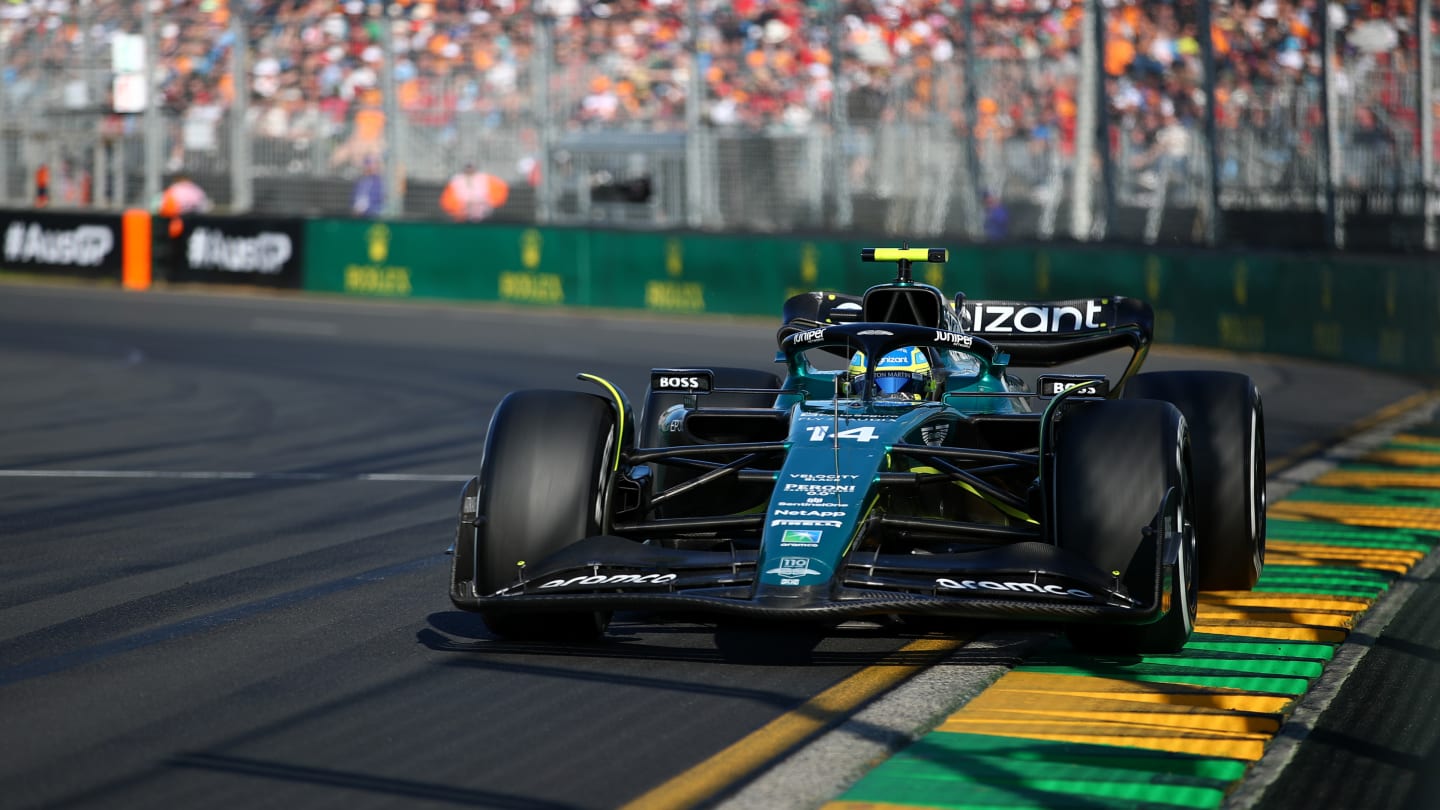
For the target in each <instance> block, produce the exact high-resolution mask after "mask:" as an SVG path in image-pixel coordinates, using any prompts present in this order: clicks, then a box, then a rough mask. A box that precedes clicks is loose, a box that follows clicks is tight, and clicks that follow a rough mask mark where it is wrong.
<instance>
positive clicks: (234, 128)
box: [230, 2, 255, 214]
mask: <svg viewBox="0 0 1440 810" xmlns="http://www.w3.org/2000/svg"><path fill="white" fill-rule="evenodd" d="M248 6H249V3H248V2H241V3H231V4H230V36H231V38H232V39H233V40H234V42H233V43H231V45H230V75H231V77H232V85H233V86H234V88H235V97H234V99H232V100H231V103H230V210H231V211H233V212H234V213H237V214H243V213H246V212H248V211H249V210H250V209H251V207H253V206H254V204H255V188H254V182H255V178H254V173H253V172H252V171H251V170H250V158H251V156H252V155H253V154H254V151H253V147H252V146H251V144H250V129H249V127H247V126H245V119H246V118H248V117H249V108H250V73H249V67H248V64H247V63H248V62H249V58H248V57H249V52H250V41H249V39H248V33H247V31H246V25H247V24H248V23H249V18H248V15H247V14H246V12H247V10H248Z"/></svg>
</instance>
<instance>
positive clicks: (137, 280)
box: [120, 208, 153, 290]
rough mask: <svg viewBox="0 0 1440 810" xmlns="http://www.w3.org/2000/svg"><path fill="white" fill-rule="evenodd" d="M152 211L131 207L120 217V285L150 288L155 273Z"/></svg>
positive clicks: (136, 288)
mask: <svg viewBox="0 0 1440 810" xmlns="http://www.w3.org/2000/svg"><path fill="white" fill-rule="evenodd" d="M150 228H151V218H150V212H149V211H146V210H144V209H142V208H130V209H127V210H126V211H125V213H124V214H123V215H122V216H121V217H120V245H121V254H120V255H121V265H120V286H122V287H124V288H125V289H127V290H148V289H150V279H151V277H152V275H153V262H152V258H153V257H152V255H151V244H150V240H151V238H152V237H151V232H150Z"/></svg>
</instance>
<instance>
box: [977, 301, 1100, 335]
mask: <svg viewBox="0 0 1440 810" xmlns="http://www.w3.org/2000/svg"><path fill="white" fill-rule="evenodd" d="M966 309H967V310H969V314H970V324H971V329H973V330H974V331H976V332H981V333H984V332H1001V333H1005V332H1025V333H1036V332H1075V331H1079V330H1081V329H1099V328H1100V327H1102V326H1104V325H1105V324H1103V323H1101V322H1100V320H1099V318H1100V313H1101V311H1102V310H1101V307H1100V302H1099V301H1086V302H1085V311H1084V312H1081V311H1080V310H1079V308H1077V307H1071V306H1048V305H1038V306H1036V305H1032V306H1020V307H1017V306H1015V305H1013V304H995V303H985V302H983V301H976V302H974V303H972V304H967V305H966Z"/></svg>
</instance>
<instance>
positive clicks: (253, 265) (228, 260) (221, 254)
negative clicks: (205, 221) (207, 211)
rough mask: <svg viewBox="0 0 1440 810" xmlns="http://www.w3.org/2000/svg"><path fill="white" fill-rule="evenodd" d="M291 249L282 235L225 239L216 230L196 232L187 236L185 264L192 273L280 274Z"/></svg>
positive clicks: (291, 253) (268, 232) (198, 230)
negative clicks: (200, 271)
mask: <svg viewBox="0 0 1440 810" xmlns="http://www.w3.org/2000/svg"><path fill="white" fill-rule="evenodd" d="M293 254H294V248H293V247H292V246H291V244H290V237H289V236H288V235H286V234H283V233H275V232H273V231H263V232H261V233H258V234H256V235H254V236H226V235H225V233H224V232H223V231H220V230H218V229H216V228H205V227H199V228H196V229H195V231H194V232H193V233H191V234H190V245H189V248H188V249H187V250H186V251H185V260H186V261H187V262H188V263H189V264H190V267H191V268H192V269H195V270H223V271H225V272H227V273H261V274H264V275H273V274H275V273H279V272H280V271H281V270H282V269H283V268H284V266H285V263H286V262H288V261H290V257H291V256H292V255H293Z"/></svg>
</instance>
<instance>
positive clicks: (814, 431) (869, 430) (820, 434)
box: [810, 425, 880, 442]
mask: <svg viewBox="0 0 1440 810" xmlns="http://www.w3.org/2000/svg"><path fill="white" fill-rule="evenodd" d="M828 438H830V426H829V425H815V426H813V427H811V428H810V441H812V442H823V441H825V440H826V439H828ZM835 438H837V439H854V440H855V441H857V442H868V441H874V440H875V439H878V438H880V437H879V436H877V435H876V433H875V426H874V425H861V426H860V427H853V428H848V429H846V430H842V431H840V432H839V433H836V434H835Z"/></svg>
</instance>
